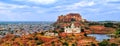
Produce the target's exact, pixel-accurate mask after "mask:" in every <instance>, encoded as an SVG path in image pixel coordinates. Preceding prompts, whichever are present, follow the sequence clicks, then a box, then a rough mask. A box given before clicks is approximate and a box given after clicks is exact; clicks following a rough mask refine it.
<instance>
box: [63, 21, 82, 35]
mask: <svg viewBox="0 0 120 46" xmlns="http://www.w3.org/2000/svg"><path fill="white" fill-rule="evenodd" d="M64 32H65V33H80V32H81V27H75V25H74V23H72V24H71V26H70V27H64Z"/></svg>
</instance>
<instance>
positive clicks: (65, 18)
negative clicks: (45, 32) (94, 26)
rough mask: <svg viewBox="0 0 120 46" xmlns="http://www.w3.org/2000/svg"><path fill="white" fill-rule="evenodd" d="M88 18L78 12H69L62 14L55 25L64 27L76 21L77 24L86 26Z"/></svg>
mask: <svg viewBox="0 0 120 46" xmlns="http://www.w3.org/2000/svg"><path fill="white" fill-rule="evenodd" d="M85 21H86V20H85V19H83V18H82V17H81V15H80V14H78V13H69V14H67V15H61V16H59V17H58V19H57V21H56V22H55V23H54V25H55V26H56V27H57V28H63V27H64V26H70V24H71V23H73V22H74V24H75V26H84V22H85Z"/></svg>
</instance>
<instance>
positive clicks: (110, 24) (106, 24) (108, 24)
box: [104, 23, 114, 27]
mask: <svg viewBox="0 0 120 46" xmlns="http://www.w3.org/2000/svg"><path fill="white" fill-rule="evenodd" d="M113 25H114V24H113V23H105V24H104V26H105V27H113Z"/></svg>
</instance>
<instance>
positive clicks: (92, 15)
mask: <svg viewBox="0 0 120 46" xmlns="http://www.w3.org/2000/svg"><path fill="white" fill-rule="evenodd" d="M68 13H79V14H80V15H81V16H82V18H84V19H87V20H89V21H106V20H111V21H120V19H119V17H120V16H119V13H120V0H74V1H73V0H69V1H67V0H9V1H8V0H1V1H0V17H1V18H0V21H56V20H57V18H58V16H60V15H66V14H68Z"/></svg>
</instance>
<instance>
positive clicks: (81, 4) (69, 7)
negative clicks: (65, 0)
mask: <svg viewBox="0 0 120 46" xmlns="http://www.w3.org/2000/svg"><path fill="white" fill-rule="evenodd" d="M93 5H95V2H94V1H89V2H88V1H80V2H77V3H73V4H70V5H62V6H56V7H54V8H56V9H60V11H61V9H62V10H75V9H80V8H82V7H90V6H93Z"/></svg>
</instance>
